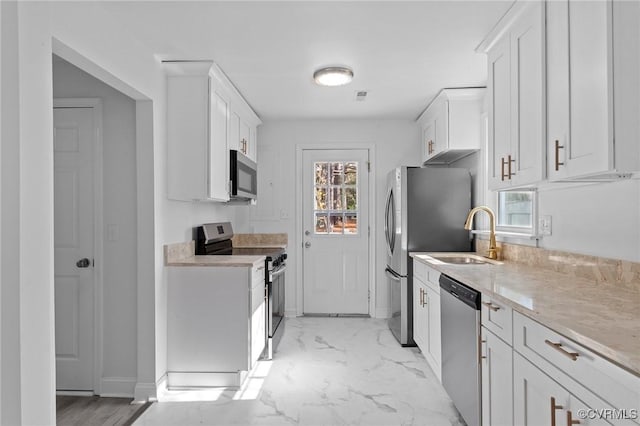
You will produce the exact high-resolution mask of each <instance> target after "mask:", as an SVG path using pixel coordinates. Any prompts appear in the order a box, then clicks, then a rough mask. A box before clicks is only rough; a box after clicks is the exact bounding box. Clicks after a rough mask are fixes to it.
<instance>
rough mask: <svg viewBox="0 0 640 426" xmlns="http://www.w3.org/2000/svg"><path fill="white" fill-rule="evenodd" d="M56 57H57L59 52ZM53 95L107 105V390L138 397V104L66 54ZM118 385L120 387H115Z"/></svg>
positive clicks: (57, 66) (104, 308)
mask: <svg viewBox="0 0 640 426" xmlns="http://www.w3.org/2000/svg"><path fill="white" fill-rule="evenodd" d="M56 58H57V57H56ZM53 97H54V98H100V99H101V100H102V107H103V132H102V138H103V150H102V152H103V161H102V166H103V170H104V171H103V194H104V195H103V202H102V205H103V213H102V217H103V221H104V237H105V238H104V245H103V256H104V258H103V268H102V269H103V290H102V297H103V304H102V311H103V315H102V316H103V353H102V360H103V361H102V362H103V371H102V377H103V378H105V379H106V380H105V381H104V385H103V386H102V394H111V395H113V394H118V393H122V392H125V394H128V395H132V396H133V385H134V384H135V382H136V372H137V366H136V344H137V343H136V342H137V340H136V328H135V327H132V326H131V325H132V324H135V323H136V314H137V312H136V294H137V291H136V287H137V283H136V279H137V268H136V265H137V257H136V252H137V228H136V185H135V182H136V115H135V113H136V104H135V101H134V100H133V99H131V98H129V97H128V96H125V95H124V94H122V93H120V92H119V91H117V90H115V89H113V88H112V87H110V86H108V85H106V84H104V83H103V82H101V81H99V80H97V79H96V78H94V77H92V76H90V75H89V74H87V73H85V72H84V71H82V70H80V69H78V68H76V67H75V66H73V65H71V64H69V63H68V62H66V61H64V60H62V59H59V58H58V59H55V60H54V62H53ZM114 227H115V228H116V229H112V230H111V232H110V233H113V232H115V235H110V233H108V232H107V230H108V229H109V228H114ZM116 385H117V387H116Z"/></svg>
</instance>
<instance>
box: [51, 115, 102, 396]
mask: <svg viewBox="0 0 640 426" xmlns="http://www.w3.org/2000/svg"><path fill="white" fill-rule="evenodd" d="M93 117H94V116H93V108H54V111H53V123H54V137H53V148H54V241H55V242H54V244H55V337H56V387H57V389H58V390H76V391H91V390H93V362H94V347H93V345H94V338H93V320H94V306H93V303H94V291H95V290H94V267H93V250H94V234H93V233H94V211H93V210H94V196H93V190H94V185H93V175H94V172H93V147H94V144H95V138H96V132H95V126H94V118H93Z"/></svg>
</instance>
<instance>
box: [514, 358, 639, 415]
mask: <svg viewBox="0 0 640 426" xmlns="http://www.w3.org/2000/svg"><path fill="white" fill-rule="evenodd" d="M513 386H514V389H513V391H514V392H513V411H514V422H513V424H516V425H522V426H527V425H531V426H537V425H567V426H571V425H572V424H580V425H592V426H601V425H610V424H611V423H609V422H608V421H606V420H605V418H599V417H598V416H597V415H596V416H585V414H586V413H593V414H598V413H597V412H596V409H597V410H600V412H602V413H604V412H608V413H614V412H615V411H616V410H614V409H613V408H611V407H609V406H607V405H606V404H605V403H604V402H602V403H601V405H598V406H594V407H589V406H588V405H587V404H585V403H584V402H582V401H581V400H580V399H578V398H577V397H576V396H575V395H573V394H571V393H570V392H569V391H567V390H566V389H565V388H563V387H562V386H560V385H559V384H558V383H556V382H555V381H554V380H553V379H551V378H550V377H549V376H547V375H546V374H545V373H544V372H542V371H541V370H539V369H538V368H537V367H536V366H535V365H533V364H532V363H530V362H529V361H528V360H526V359H525V358H524V357H522V356H521V355H520V354H519V353H517V352H514V353H513ZM582 417H589V418H582ZM590 417H596V418H590ZM603 417H605V416H603ZM629 423H631V421H630V420H625V421H624V422H622V423H620V424H629ZM505 424H506V423H505ZM617 424H618V423H617ZM631 424H633V423H631Z"/></svg>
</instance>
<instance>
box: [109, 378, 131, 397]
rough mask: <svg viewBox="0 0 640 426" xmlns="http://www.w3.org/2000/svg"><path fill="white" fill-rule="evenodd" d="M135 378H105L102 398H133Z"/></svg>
mask: <svg viewBox="0 0 640 426" xmlns="http://www.w3.org/2000/svg"><path fill="white" fill-rule="evenodd" d="M135 386H136V378H135V377H103V378H102V380H101V391H100V396H112V397H122V398H133V394H134V392H133V391H134V388H135Z"/></svg>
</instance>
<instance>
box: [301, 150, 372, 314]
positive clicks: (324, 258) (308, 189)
mask: <svg viewBox="0 0 640 426" xmlns="http://www.w3.org/2000/svg"><path fill="white" fill-rule="evenodd" d="M302 159H303V175H304V177H303V182H302V183H303V190H302V200H303V201H302V202H303V208H302V211H303V215H304V218H303V227H304V228H303V232H304V235H303V245H304V247H303V249H302V250H303V280H304V281H303V312H304V313H305V314H368V313H369V211H368V209H369V168H368V161H369V152H368V150H366V149H345V150H325V149H308V150H304V151H303V154H302Z"/></svg>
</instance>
